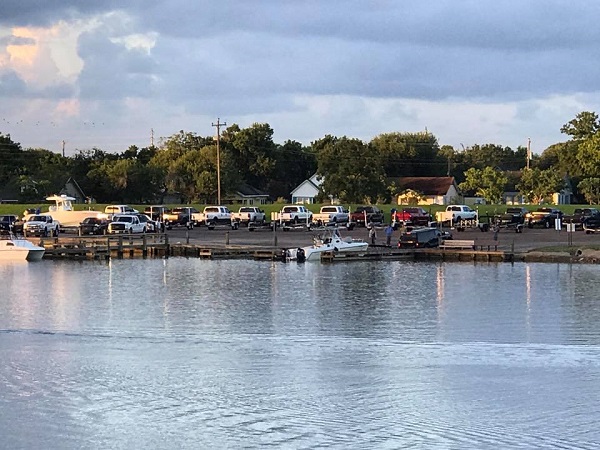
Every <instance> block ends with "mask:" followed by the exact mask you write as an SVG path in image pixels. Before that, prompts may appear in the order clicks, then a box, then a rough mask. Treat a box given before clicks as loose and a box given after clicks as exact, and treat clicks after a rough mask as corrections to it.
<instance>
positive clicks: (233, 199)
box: [226, 183, 269, 205]
mask: <svg viewBox="0 0 600 450" xmlns="http://www.w3.org/2000/svg"><path fill="white" fill-rule="evenodd" d="M226 201H227V203H229V204H238V205H266V204H267V203H269V194H267V193H266V192H263V191H261V190H260V189H257V188H255V187H253V186H250V185H249V184H245V183H244V184H242V185H241V186H239V187H238V189H237V190H236V191H235V194H233V195H230V196H228V198H227V200H226Z"/></svg>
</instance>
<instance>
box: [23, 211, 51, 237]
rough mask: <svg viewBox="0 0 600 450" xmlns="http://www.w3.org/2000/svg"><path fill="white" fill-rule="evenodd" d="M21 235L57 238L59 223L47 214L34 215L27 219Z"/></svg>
mask: <svg viewBox="0 0 600 450" xmlns="http://www.w3.org/2000/svg"><path fill="white" fill-rule="evenodd" d="M23 233H24V234H25V235H26V236H27V235H29V236H58V233H60V223H59V222H58V220H54V219H53V218H52V216H50V215H48V214H36V215H33V216H29V217H28V218H27V221H25V223H24V224H23Z"/></svg>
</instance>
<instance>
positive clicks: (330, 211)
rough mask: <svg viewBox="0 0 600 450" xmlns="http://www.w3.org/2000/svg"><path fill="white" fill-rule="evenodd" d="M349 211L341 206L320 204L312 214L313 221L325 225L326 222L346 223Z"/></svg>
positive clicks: (348, 218)
mask: <svg viewBox="0 0 600 450" xmlns="http://www.w3.org/2000/svg"><path fill="white" fill-rule="evenodd" d="M349 220H350V213H349V212H348V210H347V209H346V208H344V207H343V206H335V205H330V206H321V210H320V211H319V213H318V214H315V215H314V216H313V221H315V222H317V223H320V224H322V225H325V224H327V223H348V221H349Z"/></svg>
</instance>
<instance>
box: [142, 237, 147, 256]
mask: <svg viewBox="0 0 600 450" xmlns="http://www.w3.org/2000/svg"><path fill="white" fill-rule="evenodd" d="M142 256H143V257H144V258H147V257H148V242H147V239H146V235H144V236H143V237H142Z"/></svg>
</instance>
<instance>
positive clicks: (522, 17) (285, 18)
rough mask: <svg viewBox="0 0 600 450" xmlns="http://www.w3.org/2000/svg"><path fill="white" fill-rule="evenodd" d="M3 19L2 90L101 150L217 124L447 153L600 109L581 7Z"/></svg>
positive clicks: (309, 6)
mask: <svg viewBox="0 0 600 450" xmlns="http://www.w3.org/2000/svg"><path fill="white" fill-rule="evenodd" d="M2 11H3V14H2V15H1V16H0V27H1V26H3V28H1V29H0V96H1V97H2V98H8V97H9V96H11V97H13V98H22V99H23V100H24V101H25V100H27V101H36V102H38V103H36V104H37V105H38V107H39V105H40V102H47V103H44V108H45V110H46V111H52V114H53V115H56V114H58V113H59V112H61V113H64V114H66V115H68V116H69V120H71V119H73V121H75V120H76V119H78V122H73V124H71V126H75V125H76V123H80V124H82V123H84V122H85V123H92V122H93V123H95V124H99V123H104V124H105V126H106V127H108V126H109V125H110V126H111V127H114V128H113V130H114V132H113V133H110V134H111V135H112V136H113V137H112V140H113V141H112V142H109V144H108V145H110V146H111V147H112V145H113V142H116V140H117V137H116V136H117V134H119V133H120V137H119V138H118V139H119V145H120V143H121V142H122V141H123V139H124V138H123V136H126V137H131V136H135V135H136V134H137V135H143V136H144V139H145V138H146V137H147V135H148V130H149V128H150V127H154V128H156V129H157V132H159V131H158V130H161V131H160V133H164V132H163V131H162V130H166V134H167V135H168V134H171V132H170V131H169V129H170V128H171V127H172V132H175V131H177V130H179V129H182V128H184V129H192V130H194V129H197V128H196V127H199V126H200V125H199V124H201V123H207V125H206V132H207V134H210V133H211V132H212V130H211V128H210V121H211V120H214V119H215V118H216V117H217V116H221V117H225V116H226V120H228V122H232V123H233V122H237V123H240V124H242V125H244V124H245V125H250V124H251V123H253V122H256V121H268V122H269V123H270V124H271V125H272V126H273V128H274V129H275V132H276V135H277V136H281V138H282V139H287V138H291V139H298V140H301V141H302V142H304V143H307V142H310V141H311V140H314V139H317V138H319V137H322V135H324V134H326V133H333V134H341V135H349V136H355V137H360V138H363V139H370V138H372V137H373V136H375V135H376V134H377V133H379V132H384V131H411V130H413V131H414V130H422V129H424V127H425V126H427V127H428V128H429V130H430V131H432V132H434V133H436V130H437V132H438V133H440V140H441V141H445V142H451V143H452V144H453V145H456V144H457V143H458V142H463V143H465V144H467V143H468V142H469V141H471V142H473V143H474V142H475V140H478V139H481V140H482V142H483V141H492V140H497V141H498V142H499V143H501V144H502V143H503V142H509V145H514V144H515V143H520V142H523V139H525V138H526V137H527V136H525V135H529V136H530V137H532V139H533V140H534V142H549V143H551V142H552V140H553V139H560V138H561V136H560V133H559V131H558V130H559V128H560V126H561V125H562V124H563V123H565V122H567V121H568V120H570V119H571V118H573V117H574V116H575V114H577V112H579V111H578V110H577V108H581V109H591V110H594V109H597V106H598V103H597V95H596V94H597V93H598V92H599V91H600V85H599V83H600V64H598V63H597V61H598V60H599V59H600V58H599V56H600V54H599V52H600V45H599V44H600V28H599V27H597V26H596V18H597V17H599V13H600V4H596V3H594V2H589V1H583V0H575V1H572V2H569V5H568V7H565V4H564V2H563V1H559V0H530V1H527V2H495V1H491V0H478V1H476V0H464V1H461V2H456V1H451V0H438V1H436V2H422V1H416V0H411V1H402V2H392V1H389V0H373V1H370V2H365V1H363V0H348V1H346V2H344V3H343V4H342V5H341V4H339V3H335V2H326V1H321V0H319V1H317V0H306V1H302V2H298V1H292V0H263V1H261V2H259V3H257V2H242V1H232V0H222V1H220V2H213V3H208V2H200V3H198V2H189V1H188V0H149V1H144V2H142V1H141V0H131V1H127V2H122V1H117V0H96V1H94V2H85V1H81V0H60V1H59V0H48V1H46V2H43V3H40V2H39V1H37V0H36V1H33V0H18V1H17V0H4V1H3V4H2ZM557 24H560V26H557ZM21 108H22V106H21ZM581 109H580V110H581ZM32 111H33V110H32ZM50 120H52V121H53V122H54V123H57V122H56V120H57V119H56V116H53V117H52V119H50ZM63 123H64V126H65V127H66V126H67V123H68V120H65V121H64V122H63ZM159 123H160V126H159V125H158V124H159ZM78 126H81V125H78ZM86 127H87V125H86ZM98 127H99V126H98V125H97V126H96V128H95V129H96V130H97V129H98ZM135 127H139V129H135V130H134V129H133V128H135ZM278 127H279V129H278ZM84 128H85V127H84ZM78 130H79V129H78ZM65 131H66V128H65ZM79 131H82V130H79ZM79 131H77V132H78V133H79ZM87 131H88V134H90V133H89V131H90V130H89V129H87ZM200 132H202V131H200ZM536 132H537V133H538V134H544V137H543V138H541V139H537V138H536V137H535V136H534V133H536ZM285 133H289V134H288V135H285ZM83 135H85V133H83V132H81V136H83ZM97 139H106V138H105V137H104V135H103V134H98V137H97ZM465 141H466V142H465ZM104 142H106V141H104ZM132 143H136V142H132ZM114 145H117V144H116V143H115V144H114ZM517 145H518V144H517Z"/></svg>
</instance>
